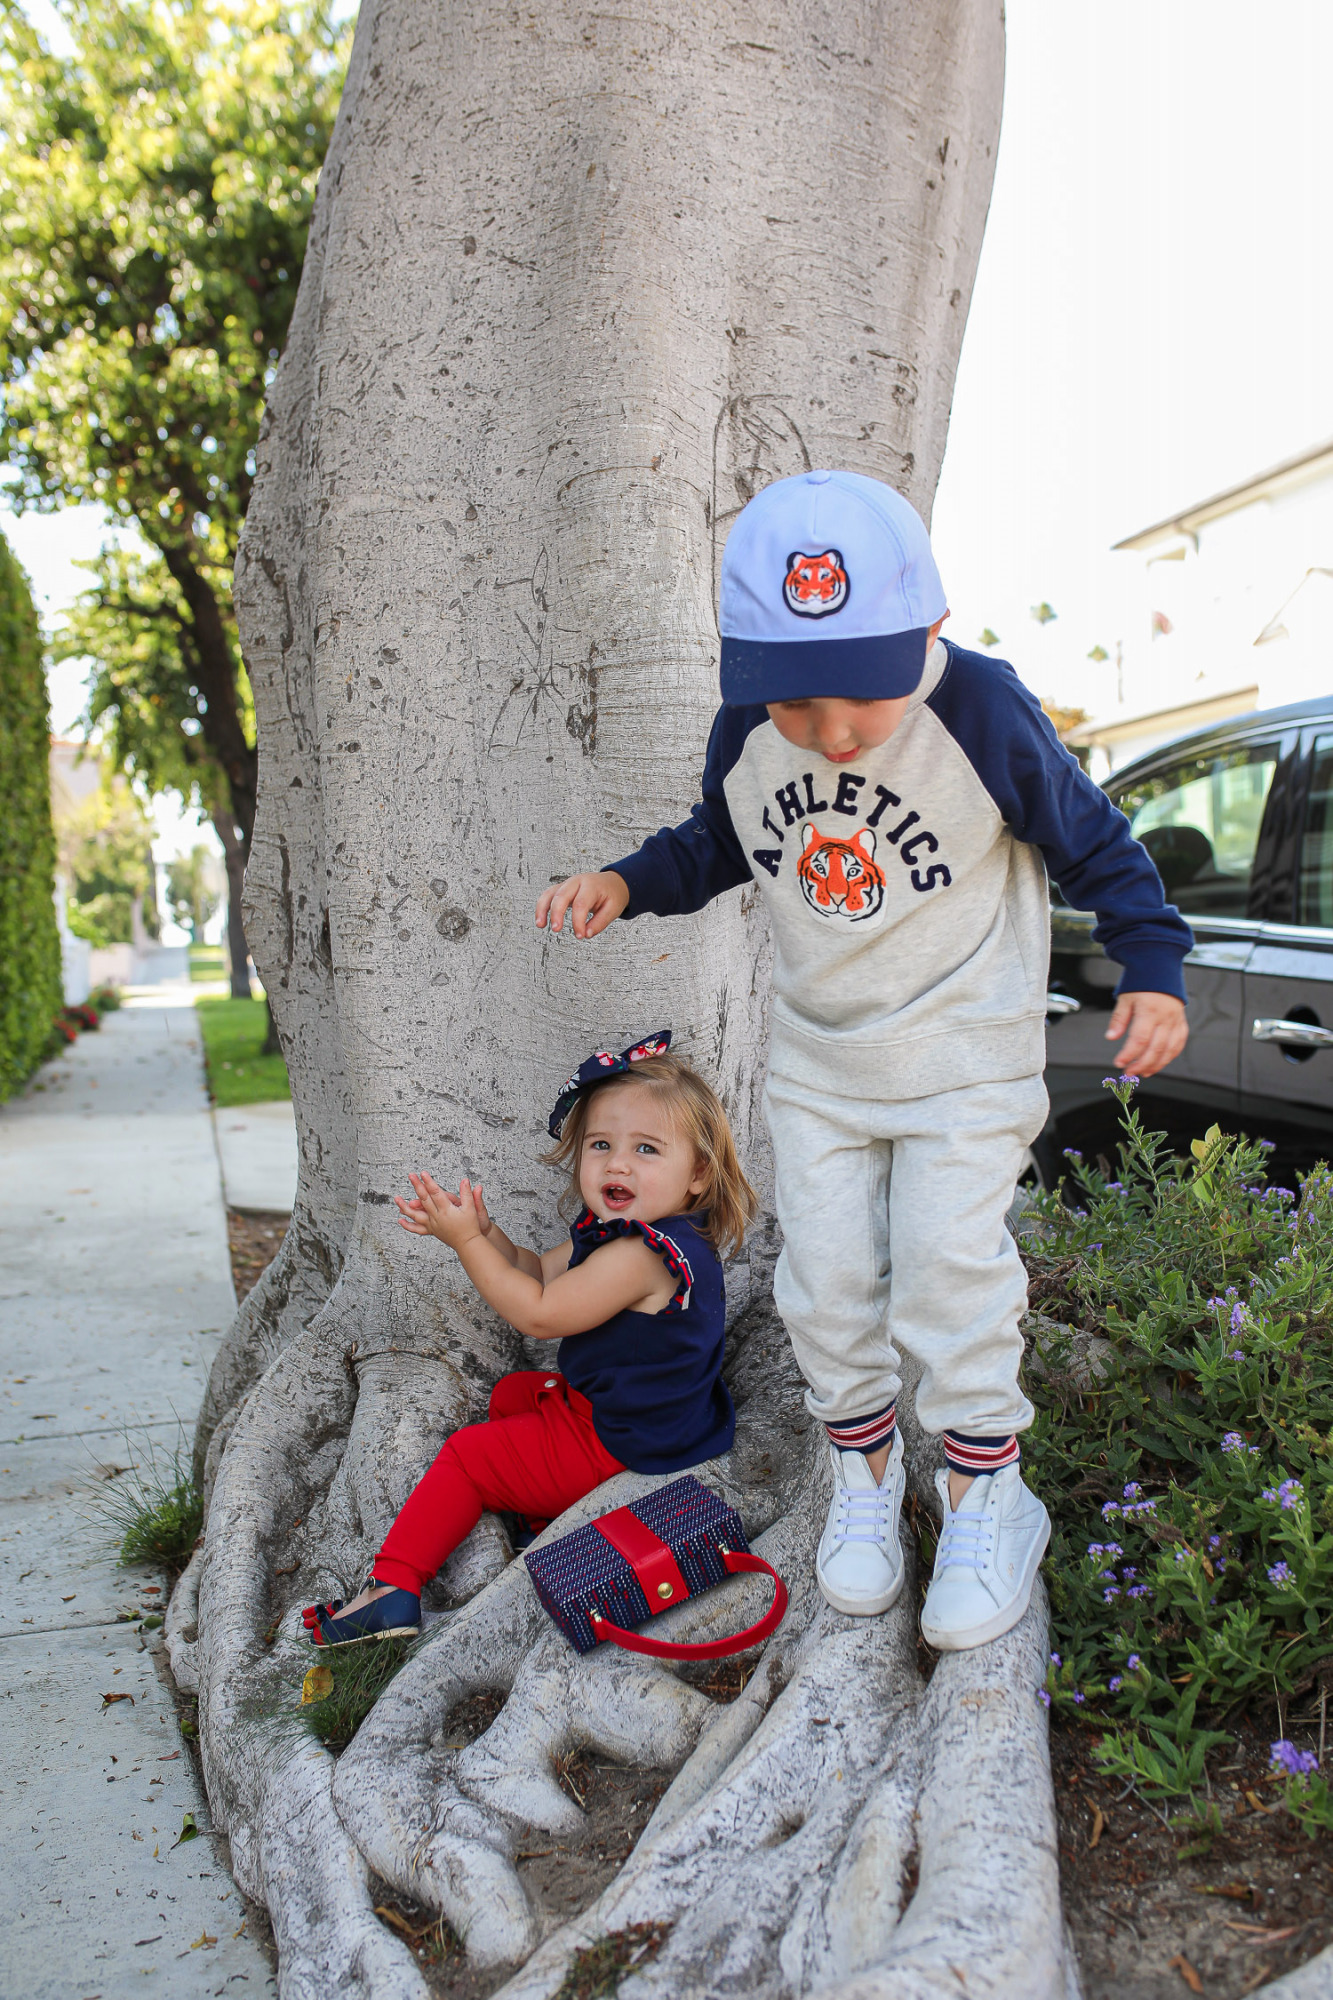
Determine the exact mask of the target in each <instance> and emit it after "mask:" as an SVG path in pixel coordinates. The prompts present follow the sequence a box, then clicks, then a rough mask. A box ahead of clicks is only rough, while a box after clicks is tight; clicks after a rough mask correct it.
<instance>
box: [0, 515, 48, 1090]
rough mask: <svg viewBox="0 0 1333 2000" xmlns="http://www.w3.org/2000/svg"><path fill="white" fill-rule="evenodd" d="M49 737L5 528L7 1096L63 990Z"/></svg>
mask: <svg viewBox="0 0 1333 2000" xmlns="http://www.w3.org/2000/svg"><path fill="white" fill-rule="evenodd" d="M49 742H50V738H49V736H48V733H47V706H46V676H45V674H44V673H43V670H42V648H41V640H40V638H39V635H38V631H37V614H36V611H35V610H34V609H33V602H32V596H31V594H30V592H29V590H28V581H27V578H26V577H25V576H24V574H23V571H22V570H21V569H20V567H19V565H18V563H17V562H16V560H15V558H14V556H13V554H12V552H11V550H10V548H9V545H8V543H7V542H6V541H5V540H4V538H3V536H0V798H3V799H4V802H5V837H4V839H3V841H0V1098H6V1097H9V1096H11V1095H12V1094H13V1092H14V1090H15V1089H16V1088H17V1087H18V1085H19V1084H20V1083H22V1082H23V1080H24V1078H25V1077H26V1076H28V1075H29V1074H30V1073H31V1072H32V1070H34V1069H35V1068H36V1066H37V1064H38V1063H39V1062H40V1061H41V1058H42V1053H43V1050H44V1049H45V1047H46V1042H47V1038H48V1036H49V1035H50V1032H51V1017H52V1015H53V1014H54V1013H55V1011H56V1009H57V1008H58V1007H59V1006H60V1003H61V999H62V997H63V996H62V993H61V983H60V936H59V932H58V931H57V928H56V914H55V903H54V901H53V896H54V891H55V840H54V836H53V834H52V831H51V775H50V762H49Z"/></svg>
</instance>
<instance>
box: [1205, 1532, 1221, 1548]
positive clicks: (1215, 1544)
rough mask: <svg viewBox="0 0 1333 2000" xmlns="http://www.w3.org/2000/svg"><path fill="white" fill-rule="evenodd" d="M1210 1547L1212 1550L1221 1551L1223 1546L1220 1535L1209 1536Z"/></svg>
mask: <svg viewBox="0 0 1333 2000" xmlns="http://www.w3.org/2000/svg"><path fill="white" fill-rule="evenodd" d="M1208 1546H1209V1548H1210V1549H1220V1548H1221V1546H1222V1537H1221V1536H1220V1535H1209V1537H1208Z"/></svg>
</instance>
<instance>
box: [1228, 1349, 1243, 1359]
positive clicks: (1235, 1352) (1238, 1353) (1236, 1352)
mask: <svg viewBox="0 0 1333 2000" xmlns="http://www.w3.org/2000/svg"><path fill="white" fill-rule="evenodd" d="M1231 1358H1232V1360H1233V1361H1243V1360H1244V1359H1245V1349H1244V1348H1243V1347H1235V1348H1233V1349H1232V1351H1231Z"/></svg>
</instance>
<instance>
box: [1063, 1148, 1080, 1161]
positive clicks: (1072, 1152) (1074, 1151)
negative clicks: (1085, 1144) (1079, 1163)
mask: <svg viewBox="0 0 1333 2000" xmlns="http://www.w3.org/2000/svg"><path fill="white" fill-rule="evenodd" d="M1065 1158H1066V1159H1067V1160H1081V1159H1082V1158H1083V1155H1082V1153H1080V1151H1079V1149H1078V1147H1077V1146H1066V1147H1065Z"/></svg>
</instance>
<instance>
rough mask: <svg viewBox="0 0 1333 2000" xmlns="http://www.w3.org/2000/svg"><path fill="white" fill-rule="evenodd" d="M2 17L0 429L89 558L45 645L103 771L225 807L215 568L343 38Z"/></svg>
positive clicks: (309, 31)
mask: <svg viewBox="0 0 1333 2000" xmlns="http://www.w3.org/2000/svg"><path fill="white" fill-rule="evenodd" d="M61 12H62V17H63V19H64V21H65V24H66V26H67V28H68V30H69V34H70V36H71V38H72V41H73V43H74V52H73V54H71V55H68V56H64V55H59V54H57V53H56V52H54V51H53V50H52V49H51V48H50V47H49V46H48V45H47V44H46V43H44V42H43V40H42V38H41V37H40V35H39V34H38V33H37V32H36V31H35V30H34V29H33V28H32V27H31V26H30V25H29V23H28V22H27V20H26V19H25V17H24V16H23V14H22V13H21V11H20V10H19V8H18V7H17V5H16V4H15V0H0V19H2V20H3V23H4V42H3V48H2V49H0V374H2V376H3V384H4V406H3V417H2V420H0V431H2V432H3V445H4V449H5V452H6V454H7V455H8V457H9V458H10V460H11V462H12V463H13V464H14V465H15V466H16V467H17V469H18V485H17V489H16V492H15V498H16V501H17V503H18V504H19V505H20V506H29V507H36V508H40V509H46V510H53V509H55V508H57V507H61V506H66V505H71V504H77V503H80V502H93V503H96V504H98V505H101V506H103V507H104V508H106V510H107V511H108V513H109V514H110V515H111V517H112V518H113V520H115V521H117V522H119V523H122V524H124V525H125V526H127V527H129V526H132V527H133V528H135V529H137V531H138V536H139V537H141V538H142V543H143V544H144V545H146V546H144V547H141V548H139V549H136V550H133V551H127V550H126V549H125V548H124V547H123V546H122V547H120V548H113V549H109V550H108V551H107V552H106V553H104V555H103V556H102V557H101V559H100V560H99V561H98V563H97V564H96V565H95V566H94V567H95V571H96V584H95V587H94V589H93V590H92V591H91V592H90V593H88V594H87V595H86V596H85V598H84V600H83V602H82V604H81V605H80V607H79V608H78V610H77V611H76V613H75V615H74V617H73V618H72V620H71V621H70V627H69V630H68V632H67V634H66V635H65V637H64V639H63V641H62V644H61V648H60V650H61V652H62V653H63V654H64V655H66V656H68V655H69V654H71V653H73V652H86V653H88V654H89V655H90V656H91V657H92V659H93V660H94V662H95V663H96V677H95V683H94V689H93V696H92V704H91V713H92V715H93V717H94V718H100V717H105V718H107V720H108V723H109V725H110V729H109V734H110V741H111V745H112V748H113V752H114V754H115V756H116V758H117V761H118V763H119V764H120V765H121V767H122V768H125V769H128V770H130V771H133V772H134V773H136V774H138V775H142V776H143V777H144V778H145V779H146V781H147V782H148V783H149V784H150V785H152V786H171V787H175V788H177V789H180V790H181V791H182V792H184V793H185V794H186V796H196V797H197V798H198V799H199V801H200V803H201V804H203V805H205V807H206V808H207V809H209V810H210V811H214V812H217V811H227V810H229V811H230V813H231V815H232V816H233V819H234V823H235V825H236V826H238V827H239V828H240V831H241V837H242V840H243V841H244V842H245V843H246V844H247V845H248V842H249V837H250V832H251V828H252V826H253V823H254V802H255V790H256V757H255V747H254V730H253V723H252V716H251V710H250V703H249V695H248V689H247V687H246V682H245V674H244V669H243V667H242V664H241V658H240V650H239V647H238V644H237V640H236V631H235V624H234V620H233V617H232V612H231V602H230V576H231V568H232V563H233V560H234V557H235V552H236V541H237V536H238V534H239V532H240V526H241V523H242V521H243V519H244V517H245V510H246V507H247V505H248V502H249V498H250V487H251V481H252V478H253V474H254V442H255V438H256V435H257V431H258V426H259V418H260V412H261V409H262V406H263V401H264V397H265V394H266V392H267V388H268V385H269V382H270V381H271V379H272V372H273V368H274V365H275V363H276V361H277V358H278V354H279V352H280V350H281V347H282V344H283V340H284V338H285V335H286V331H287V325H288V321H289V320H290V318H291V313H292V308H293V306H294V304H295V301H296V290H297V284H298V282H299V279H300V274H301V263H302V259H303V257H304V253H305V241H306V230H307V226H308V221H309V215H310V207H311V203H312V201H313V198H314V192H315V184H316V181H317V179H318V176H319V169H320V165H321V162H322V160H323V157H324V152H325V148H326V146H327V144H328V139H329V135H330V132H331V130H332V125H333V119H334V115H335V112H336V109H337V103H338V97H339V93H340V90H341V87H342V76H343V69H344V59H345V37H346V30H345V29H340V28H339V27H338V26H337V25H336V24H335V22H334V21H333V19H332V18H331V12H330V9H329V7H328V6H327V4H324V0H315V4H313V5H311V6H308V7H301V6H290V5H284V4H280V0H191V4H188V5H171V4H168V0H129V4H128V5H126V4H124V0H66V4H64V5H63V6H62V9H61Z"/></svg>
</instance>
